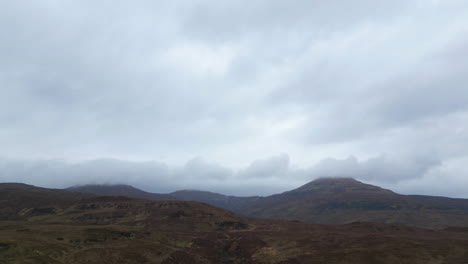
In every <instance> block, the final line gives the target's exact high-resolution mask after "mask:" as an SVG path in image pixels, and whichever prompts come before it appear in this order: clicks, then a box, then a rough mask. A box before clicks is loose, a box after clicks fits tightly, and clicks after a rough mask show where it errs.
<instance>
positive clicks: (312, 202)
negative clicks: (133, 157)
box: [69, 178, 468, 229]
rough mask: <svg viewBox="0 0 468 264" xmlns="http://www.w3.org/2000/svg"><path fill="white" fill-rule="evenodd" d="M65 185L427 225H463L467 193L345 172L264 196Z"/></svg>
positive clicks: (266, 213) (310, 215)
mask: <svg viewBox="0 0 468 264" xmlns="http://www.w3.org/2000/svg"><path fill="white" fill-rule="evenodd" d="M69 190H73V191H76V192H78V191H80V192H87V193H93V194H98V195H125V196H129V197H135V198H146V199H153V200H161V199H164V200H190V201H198V202H204V203H208V204H211V205H214V206H218V207H221V208H224V209H227V210H230V211H233V212H236V213H239V214H242V215H245V216H248V217H257V218H280V219H290V220H300V221H304V222H308V223H318V224H346V223H351V222H355V221H366V222H379V223H394V224H404V225H410V226H416V227H424V228H433V229H443V228H446V227H449V226H468V199H454V198H447V197H437V196H424V195H401V194H397V193H395V192H392V191H391V190H386V189H383V188H380V187H377V186H373V185H369V184H365V183H362V182H359V181H357V180H355V179H351V178H321V179H317V180H314V181H312V182H309V183H307V184H305V185H303V186H301V187H299V188H297V189H294V190H291V191H287V192H284V193H281V194H275V195H271V196H267V197H259V196H251V197H236V196H226V195H222V194H217V193H212V192H204V191H196V190H184V191H177V192H173V193H170V194H153V193H147V192H143V191H141V190H138V189H136V188H133V187H131V186H123V185H114V186H101V185H98V186H93V185H88V186H82V187H76V188H71V189H69Z"/></svg>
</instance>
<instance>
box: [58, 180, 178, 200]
mask: <svg viewBox="0 0 468 264" xmlns="http://www.w3.org/2000/svg"><path fill="white" fill-rule="evenodd" d="M66 190H69V191H74V192H82V193H91V194H96V195H107V196H128V197H133V198H141V199H148V200H176V198H175V197H174V196H172V195H170V194H159V193H150V192H145V191H142V190H140V189H137V188H135V187H133V186H130V185H125V184H107V185H104V184H88V185H79V186H72V187H69V188H67V189H66Z"/></svg>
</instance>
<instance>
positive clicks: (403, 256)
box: [0, 188, 468, 264]
mask: <svg viewBox="0 0 468 264" xmlns="http://www.w3.org/2000/svg"><path fill="white" fill-rule="evenodd" d="M0 189H1V191H0V193H4V192H5V191H6V192H7V193H8V195H6V196H2V197H0V201H1V202H2V204H3V205H4V206H8V207H9V208H11V209H12V210H10V217H9V218H10V220H0V263H9V264H10V263H11V264H15V263H34V264H42V263H47V264H49V263H51V264H65V263H66V264H82V263H83V264H84V263H88V264H98V263H99V264H111V263H126V264H134V263H135V264H136V263H161V264H184V263H194V264H210V263H213V264H217V263H226V264H268V263H272V264H311V263H312V264H313V263H329V264H338V263H340V264H348V263H361V264H371V263H372V264H374V263H381V264H390V263H392V264H393V263H402V264H410V263H411V264H426V263H442V264H444V263H446V264H458V263H460V264H462V263H466V260H468V233H467V232H466V231H465V230H464V229H457V228H455V229H450V230H447V231H434V230H425V229H420V228H414V227H405V226H401V225H393V224H392V225H390V224H380V223H362V222H356V223H351V224H347V225H316V224H306V223H301V222H297V221H285V220H269V219H249V218H244V217H242V216H239V215H236V214H234V213H232V212H229V211H226V210H224V209H221V208H217V207H213V206H210V205H207V204H204V203H198V202H188V201H152V200H144V199H135V198H129V197H121V196H118V197H116V196H105V197H102V196H101V197H98V196H93V195H88V196H86V195H85V196H83V197H79V195H78V196H77V194H76V193H72V194H67V192H66V191H57V190H49V189H43V188H38V189H35V188H26V190H25V189H24V188H19V189H15V188H0ZM31 197H33V198H35V199H31ZM54 199H55V200H57V201H58V202H56V203H54V202H53V200H54ZM17 201H21V202H20V203H17ZM38 201H42V202H43V204H42V203H40V202H39V203H38ZM51 206H52V207H51ZM44 208H53V209H55V210H43V209H44ZM33 211H38V212H41V214H39V215H38V214H30V213H29V212H33ZM25 212H26V213H25ZM13 218H14V219H15V220H14V221H13V220H11V219H13Z"/></svg>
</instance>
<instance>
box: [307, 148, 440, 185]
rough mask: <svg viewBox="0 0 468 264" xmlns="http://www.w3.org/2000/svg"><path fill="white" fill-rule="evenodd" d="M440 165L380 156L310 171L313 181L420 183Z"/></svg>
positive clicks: (430, 159)
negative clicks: (345, 179) (339, 179)
mask: <svg viewBox="0 0 468 264" xmlns="http://www.w3.org/2000/svg"><path fill="white" fill-rule="evenodd" d="M439 165H441V161H440V160H439V159H438V157H436V156H433V155H426V156H420V157H418V156H409V157H394V156H393V157H392V156H388V155H380V156H377V157H373V158H369V159H367V160H363V161H359V160H357V159H356V158H355V157H353V156H350V157H348V158H347V159H342V160H339V159H333V158H328V159H324V160H322V161H321V162H319V163H318V164H316V165H315V166H313V167H312V168H311V169H310V170H309V174H310V175H314V176H316V177H353V178H357V179H361V180H365V181H374V182H377V183H383V182H398V181H402V180H410V179H420V178H422V177H424V176H425V175H426V174H427V173H428V172H429V171H430V170H431V169H433V168H435V167H438V166H439Z"/></svg>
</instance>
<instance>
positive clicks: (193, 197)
mask: <svg viewBox="0 0 468 264" xmlns="http://www.w3.org/2000/svg"><path fill="white" fill-rule="evenodd" d="M170 195H172V196H173V197H175V198H176V199H178V200H184V201H197V202H203V203H208V204H211V205H214V206H218V207H221V208H224V209H227V210H230V211H233V212H238V211H240V210H242V209H243V208H245V207H247V206H249V205H251V204H253V203H255V202H257V201H258V200H260V199H261V197H260V196H250V197H237V196H227V195H222V194H219V193H214V192H205V191H197V190H182V191H176V192H173V193H170Z"/></svg>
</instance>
